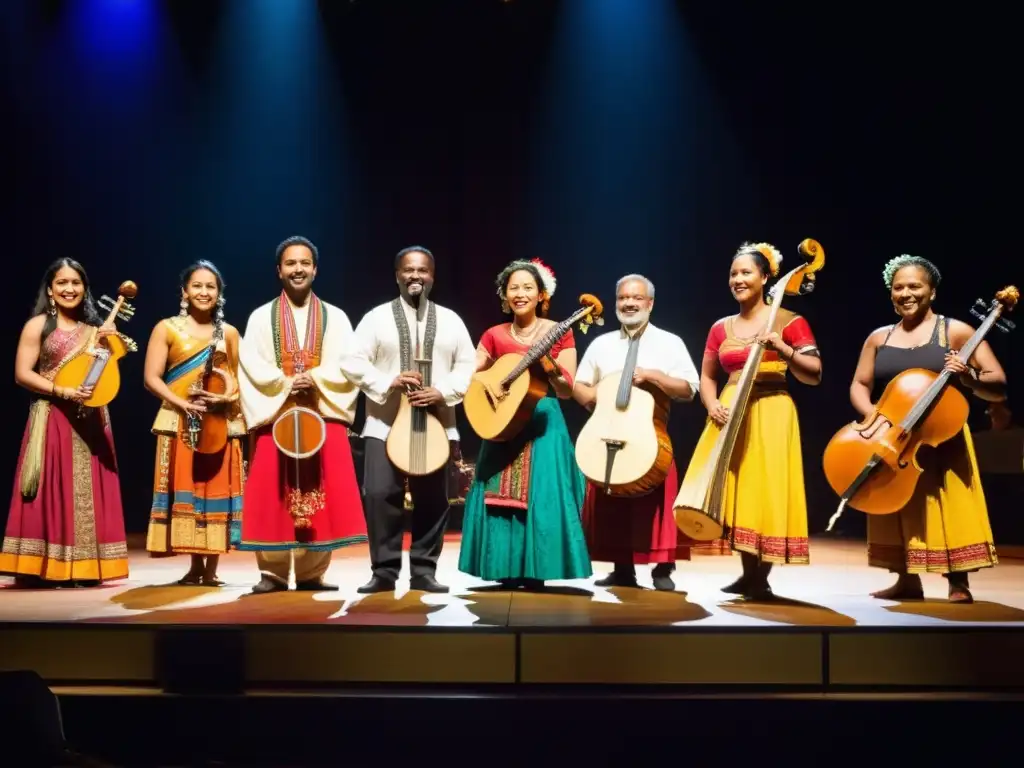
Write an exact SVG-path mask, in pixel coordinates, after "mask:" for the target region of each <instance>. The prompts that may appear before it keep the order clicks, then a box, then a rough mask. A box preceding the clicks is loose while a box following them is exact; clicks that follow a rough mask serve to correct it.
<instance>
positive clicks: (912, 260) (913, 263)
mask: <svg viewBox="0 0 1024 768" xmlns="http://www.w3.org/2000/svg"><path fill="white" fill-rule="evenodd" d="M904 267H921V268H922V269H923V270H924V271H925V272H927V273H928V277H929V278H930V279H931V281H932V287H935V286H937V285H938V284H939V281H941V280H942V273H941V272H939V268H938V267H936V266H935V265H934V264H932V263H931V262H930V261H928V259H926V258H924V257H923V256H911V255H910V254H909V253H903V254H900V255H899V256H897V257H896V258H895V259H889V261H887V262H886V263H885V266H884V267H883V268H882V280H884V281H885V287H886V288H888V289H889V290H890V291H891V290H892V281H893V278H895V277H896V273H897V272H899V271H900V270H901V269H903V268H904Z"/></svg>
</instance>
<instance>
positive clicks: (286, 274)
mask: <svg viewBox="0 0 1024 768" xmlns="http://www.w3.org/2000/svg"><path fill="white" fill-rule="evenodd" d="M277 276H278V278H280V280H281V284H282V285H284V286H285V288H288V289H291V290H292V291H294V292H295V293H299V294H302V293H307V292H308V291H309V290H310V289H311V288H312V287H313V278H315V277H316V262H315V261H314V259H313V252H312V251H311V250H309V248H307V247H306V246H304V245H289V246H288V247H287V248H285V249H284V251H283V252H282V253H281V260H280V261H279V262H278V264H277Z"/></svg>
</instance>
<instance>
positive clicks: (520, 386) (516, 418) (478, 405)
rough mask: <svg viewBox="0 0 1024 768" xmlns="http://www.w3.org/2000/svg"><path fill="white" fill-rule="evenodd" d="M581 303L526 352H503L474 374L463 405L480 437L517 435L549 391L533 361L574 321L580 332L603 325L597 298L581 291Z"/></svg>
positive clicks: (502, 437)
mask: <svg viewBox="0 0 1024 768" xmlns="http://www.w3.org/2000/svg"><path fill="white" fill-rule="evenodd" d="M580 304H581V305H582V306H581V307H580V308H579V309H577V310H576V311H575V312H573V314H572V316H571V317H569V318H568V319H566V320H563V321H562V322H560V323H558V324H557V325H555V326H553V327H552V328H551V330H550V331H548V332H547V333H545V334H544V336H542V337H541V338H540V339H539V340H538V341H536V342H534V344H533V346H531V347H530V349H529V351H527V353H526V354H525V355H519V354H515V353H509V354H506V355H502V356H501V357H499V358H498V359H497V360H495V361H494V363H493V364H492V365H491V367H490V368H488V369H487V370H484V371H478V372H477V373H475V374H473V379H472V381H471V382H470V384H469V388H468V389H467V390H466V396H465V397H464V398H463V400H462V407H463V408H464V409H465V412H466V419H467V420H468V421H469V425H470V426H471V427H472V428H473V431H474V432H476V433H477V434H478V435H479V436H480V437H481V438H483V439H484V440H492V441H495V442H503V441H507V440H511V439H512V438H513V437H515V436H516V435H518V434H519V432H520V431H521V430H522V429H523V427H524V426H526V424H527V422H529V420H530V417H531V416H532V415H533V409H534V408H535V407H536V405H537V403H538V402H540V400H541V398H543V397H544V396H545V395H546V394H547V392H548V382H547V379H545V378H544V377H543V376H538V375H537V374H536V373H535V372H534V371H533V370H532V367H533V365H534V363H536V362H537V361H538V360H540V359H541V358H542V357H543V356H544V355H546V354H547V353H548V352H550V351H551V348H552V347H553V346H554V345H555V343H556V342H557V341H558V340H559V339H560V338H562V337H563V336H564V335H565V334H566V333H568V331H569V329H570V328H572V326H573V324H574V323H576V322H577V321H581V322H582V324H581V326H580V330H581V331H582V332H583V333H586V331H587V327H588V325H589V323H597V324H598V325H601V324H603V322H604V321H603V320H602V318H601V314H602V313H603V312H604V306H603V305H602V304H601V300H600V299H598V298H597V297H596V296H593V295H591V294H589V293H584V294H583V295H581V296H580Z"/></svg>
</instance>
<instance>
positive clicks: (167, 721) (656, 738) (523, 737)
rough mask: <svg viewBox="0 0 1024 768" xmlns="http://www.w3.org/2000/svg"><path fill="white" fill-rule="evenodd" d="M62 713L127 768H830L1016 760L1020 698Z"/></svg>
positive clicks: (65, 700) (451, 702)
mask: <svg viewBox="0 0 1024 768" xmlns="http://www.w3.org/2000/svg"><path fill="white" fill-rule="evenodd" d="M60 703H61V710H62V715H63V720H64V724H65V732H66V735H67V738H68V739H69V740H70V742H71V743H72V744H73V745H74V746H75V747H76V748H78V749H79V750H81V751H84V752H86V753H87V754H90V755H93V756H97V757H102V758H104V759H106V760H107V761H109V762H112V763H116V764H118V765H133V766H146V765H163V766H166V765H175V764H179V765H182V764H186V762H187V761H188V760H189V759H190V758H192V757H193V756H203V757H204V758H206V759H205V760H204V761H202V762H197V763H196V764H204V765H209V764H211V762H209V761H212V760H217V761H220V762H223V763H225V764H232V763H234V764H246V765H290V766H300V765H345V766H362V765H366V766H374V765H376V766H379V765H380V761H381V755H382V754H384V753H386V754H387V760H386V761H387V762H388V763H389V764H390V763H400V762H405V761H407V760H417V761H419V762H423V761H424V760H428V761H430V760H437V761H439V762H440V763H443V764H444V765H445V766H453V765H457V766H462V765H474V766H479V765H480V764H481V762H482V756H483V755H487V758H486V760H483V762H486V763H487V764H488V765H502V766H504V765H531V764H536V763H537V761H538V757H539V756H543V757H540V759H541V761H542V763H543V764H544V765H563V764H564V765H637V764H639V763H640V762H641V761H640V760H639V758H638V755H642V756H643V760H642V762H643V763H644V764H658V762H659V761H668V762H666V764H672V763H674V762H676V761H678V759H679V756H680V754H681V752H680V750H684V751H685V754H686V756H687V761H693V760H697V759H698V758H707V759H714V760H715V761H716V763H723V764H730V765H731V764H735V761H736V760H739V759H740V758H743V757H749V758H752V759H753V758H758V759H760V760H761V761H762V762H764V763H765V764H773V763H774V762H775V758H776V756H777V755H781V754H783V752H785V753H787V754H789V755H790V757H789V758H787V762H795V763H796V764H829V763H832V762H835V760H836V754H837V753H836V750H837V749H841V752H842V755H843V756H844V757H845V758H846V759H847V760H850V759H853V758H857V759H860V760H865V763H864V764H865V765H872V764H884V763H886V759H885V757H884V756H885V755H893V756H894V757H893V758H892V759H893V760H895V759H897V758H896V757H895V756H898V755H900V754H903V753H902V752H901V751H900V750H901V749H903V748H905V747H906V738H907V737H906V732H905V730H904V729H893V728H892V724H893V723H902V724H903V725H904V726H905V727H908V728H909V727H912V726H914V725H916V724H917V723H921V724H922V726H923V725H924V724H931V725H932V726H933V727H939V726H940V724H943V723H956V727H957V728H958V729H962V730H963V731H964V732H965V733H984V734H985V737H984V740H985V746H984V750H985V754H986V755H987V757H988V759H989V760H992V759H995V760H997V761H998V760H999V759H1000V758H1005V759H1006V761H1007V762H1006V764H1011V763H1010V762H1009V761H1010V759H1011V758H1013V757H1018V758H1019V739H1018V738H1017V736H1016V732H1015V731H1013V729H1005V730H1002V729H993V728H992V727H991V724H992V723H993V722H999V720H1001V719H1005V718H1007V717H1010V716H1012V715H1013V714H1014V713H1015V712H1017V711H1018V710H1019V708H1020V702H1019V701H956V700H937V701H936V700H929V699H928V698H926V697H925V698H908V699H905V700H901V701H879V700H877V699H876V698H873V697H864V698H863V699H860V700H829V699H824V698H814V699H809V700H787V699H780V698H776V697H764V698H761V699H749V698H734V697H724V698H720V699H698V700H663V699H643V698H632V697H630V698H627V699H616V698H612V697H607V696H601V695H599V694H595V695H594V697H593V698H590V699H579V698H573V699H562V698H557V697H555V698H551V697H548V698H544V697H536V698H529V699H505V700H500V699H492V698H487V697H473V698H451V699H445V698H436V697H434V698H424V697H418V696H415V695H408V696H402V695H389V696H386V697H383V696H382V697H357V698H337V697H315V696H288V697H245V698H242V697H239V698H234V697H217V698H192V697H170V696H161V697H149V698H145V697H123V696H122V697H118V696H110V697H107V696H74V695H68V696H61V697H60ZM214 723H215V725H214ZM793 728H797V729H798V732H797V733H795V734H794V738H795V739H796V740H797V741H798V742H799V747H792V746H791V747H783V746H782V745H779V744H778V738H779V734H780V733H785V732H787V730H791V729H793ZM737 733H742V737H738V736H737V735H736V734H737ZM427 734H429V736H427ZM919 741H920V743H915V746H914V759H915V761H919V760H922V759H928V760H933V761H936V762H940V761H941V764H943V765H946V764H949V762H947V761H948V760H949V759H950V758H951V757H952V756H953V755H955V754H956V753H957V751H958V746H959V747H962V748H967V747H968V746H972V745H973V748H975V749H976V748H977V743H976V740H967V742H970V743H965V742H964V741H963V740H960V739H952V740H950V739H942V738H937V739H921V740H919ZM385 745H386V746H385ZM776 749H778V750H779V752H776V751H775V750H776ZM794 749H795V750H796V752H797V753H798V757H799V758H800V759H798V760H795V761H794V760H793V750H794ZM880 757H881V761H879V758H880ZM563 758H564V759H565V760H566V762H562V759H563ZM869 758H872V760H871V761H870V762H868V759H869ZM805 761H806V762H805ZM759 764H760V763H759Z"/></svg>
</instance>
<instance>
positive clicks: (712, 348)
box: [683, 243, 821, 599]
mask: <svg viewBox="0 0 1024 768" xmlns="http://www.w3.org/2000/svg"><path fill="white" fill-rule="evenodd" d="M781 262H782V254H780V253H779V252H778V250H776V249H775V248H774V247H773V246H771V245H770V244H768V243H744V244H743V245H742V246H740V248H739V250H738V251H737V252H736V253H735V255H734V256H733V259H732V267H731V269H730V271H729V289H730V290H731V291H732V295H733V298H734V299H736V301H737V302H738V303H739V313H738V314H735V315H731V316H729V317H725V318H722V319H721V320H719V321H718V322H716V323H715V324H714V325H713V326H712V327H711V331H710V332H709V333H708V339H707V344H706V346H705V348H704V359H703V361H702V364H701V374H700V399H701V401H702V402H703V403H704V407H705V408H707V411H708V421H707V425H706V426H705V428H704V432H703V434H702V435H701V437H700V440H699V441H698V442H697V447H696V448H695V449H694V452H693V457H692V458H691V460H690V466H689V468H688V469H687V472H686V474H687V478H690V476H691V475H695V474H697V473H699V472H701V471H702V470H703V468H704V465H705V464H706V463H707V461H708V458H709V455H710V454H711V451H712V449H713V448H714V445H715V442H716V441H717V439H718V435H719V434H720V432H721V429H722V427H723V426H725V424H726V422H727V421H728V420H729V419H730V418H731V416H732V414H731V412H730V408H729V406H730V404H731V403H732V399H733V397H734V396H735V385H736V382H737V381H738V380H739V377H740V373H741V371H742V370H743V366H744V365H745V364H746V361H747V357H748V356H749V354H750V350H751V349H752V348H753V345H755V344H760V345H762V346H764V347H765V353H764V357H763V359H762V361H761V364H760V366H759V368H758V371H757V375H756V377H755V382H754V388H753V391H752V392H751V396H750V401H749V402H748V404H747V409H746V413H745V414H743V415H742V418H743V427H742V429H741V430H740V432H739V435H738V437H737V440H736V446H735V448H734V450H733V453H732V460H731V464H730V467H729V471H728V474H727V475H726V482H725V493H724V500H723V504H722V510H723V522H724V527H725V543H726V544H727V546H728V550H732V551H736V552H739V553H740V558H741V562H742V564H743V573H742V575H741V576H740V577H739V578H738V579H737V580H736V581H734V582H733V583H732V584H730V585H728V586H726V587H723V589H722V591H723V592H728V593H731V594H738V595H742V596H744V597H746V598H749V599H768V598H770V597H771V596H772V590H771V587H770V586H769V585H768V574H769V573H770V572H771V569H772V565H773V564H775V563H791V564H801V565H806V564H807V563H809V562H810V555H809V552H808V544H807V501H806V498H805V495H804V472H803V456H802V451H801V445H800V425H799V422H798V420H797V413H796V406H795V405H794V403H793V400H792V398H790V396H789V392H788V390H787V386H786V373H787V371H788V372H789V373H791V374H792V375H793V377H794V378H795V379H796V380H797V381H800V382H802V383H804V384H808V385H811V386H815V385H817V384H818V383H819V382H820V381H821V359H820V357H819V356H818V347H817V343H816V342H815V340H814V334H813V333H811V328H810V326H809V325H808V324H807V321H806V320H804V319H803V318H802V317H800V316H799V315H797V314H794V313H793V312H790V311H788V310H786V309H782V308H780V309H779V312H778V315H777V316H776V320H775V325H774V326H773V327H771V328H768V327H767V325H766V324H767V322H768V315H769V313H770V307H769V306H768V305H767V304H766V303H765V299H764V296H765V286H766V285H767V283H768V281H769V280H770V279H771V278H773V277H777V276H778V274H779V267H780V265H781ZM722 374H725V375H727V376H728V380H727V382H726V384H725V386H724V387H723V388H722V391H721V392H719V391H718V380H719V377H720V376H721V375H722ZM683 482H684V484H685V483H686V479H684V481H683ZM706 551H707V547H700V548H697V549H695V550H694V552H695V553H704V552H706Z"/></svg>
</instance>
